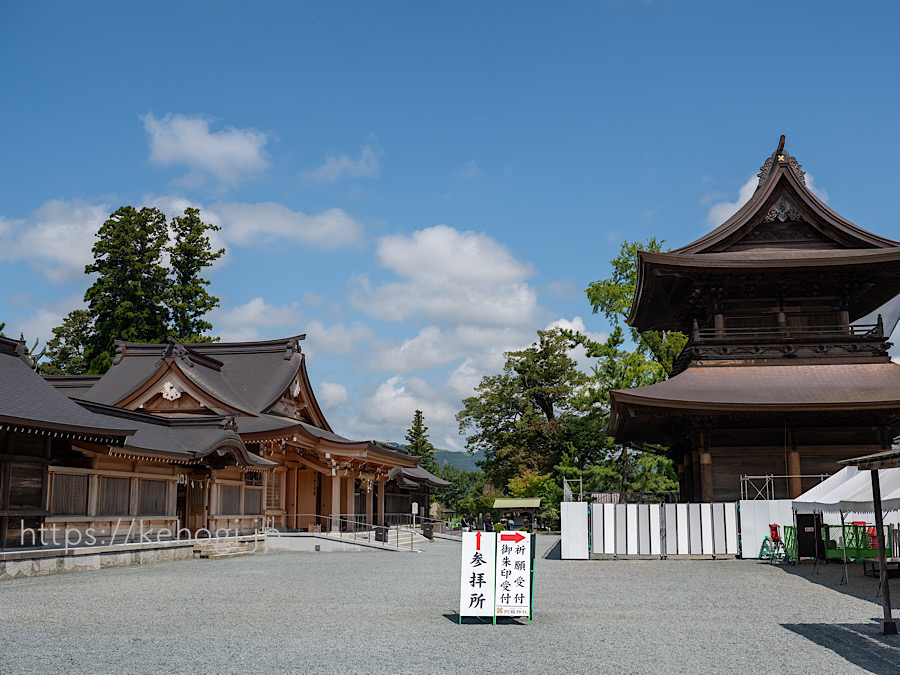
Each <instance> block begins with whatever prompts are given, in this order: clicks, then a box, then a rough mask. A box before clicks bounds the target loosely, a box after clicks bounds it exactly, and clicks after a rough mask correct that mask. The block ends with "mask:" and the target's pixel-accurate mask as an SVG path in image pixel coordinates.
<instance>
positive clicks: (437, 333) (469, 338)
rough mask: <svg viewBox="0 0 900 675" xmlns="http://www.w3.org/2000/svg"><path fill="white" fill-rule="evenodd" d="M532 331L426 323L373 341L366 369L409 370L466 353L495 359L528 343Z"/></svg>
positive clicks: (406, 372) (436, 364)
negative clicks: (402, 336)
mask: <svg viewBox="0 0 900 675" xmlns="http://www.w3.org/2000/svg"><path fill="white" fill-rule="evenodd" d="M531 335H532V333H531V331H530V330H528V329H521V328H514V327H503V328H495V327H481V326H456V327H454V328H452V329H449V330H447V331H442V330H441V329H440V328H439V327H438V326H434V325H431V326H426V327H425V328H423V329H422V330H420V331H419V333H418V334H417V335H416V336H415V337H412V338H408V339H406V340H402V341H400V342H399V343H398V342H395V341H387V340H386V341H382V342H381V343H380V344H378V345H376V346H375V348H374V349H373V351H372V355H371V357H370V359H369V363H368V366H367V369H368V370H369V371H374V372H381V371H385V372H395V373H403V374H409V373H415V372H422V371H425V370H429V369H430V368H433V367H435V366H440V365H443V364H445V363H449V362H451V361H456V360H458V359H463V358H466V357H470V358H469V359H467V360H469V362H470V363H475V362H476V360H477V361H482V360H487V361H490V362H491V363H494V362H495V361H496V358H495V357H496V356H497V355H498V354H502V353H503V352H505V351H512V350H516V349H521V348H522V347H523V346H525V345H528V344H530V340H529V338H530V336H531Z"/></svg>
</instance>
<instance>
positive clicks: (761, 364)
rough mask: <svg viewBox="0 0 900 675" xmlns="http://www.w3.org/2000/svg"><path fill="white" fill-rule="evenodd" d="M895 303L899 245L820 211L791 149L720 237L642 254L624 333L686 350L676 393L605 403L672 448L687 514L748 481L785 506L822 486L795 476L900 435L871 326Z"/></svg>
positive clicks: (639, 436) (884, 349)
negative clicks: (675, 339)
mask: <svg viewBox="0 0 900 675" xmlns="http://www.w3.org/2000/svg"><path fill="white" fill-rule="evenodd" d="M898 293H900V243H898V242H896V241H892V240H890V239H886V238H884V237H881V236H878V235H875V234H872V233H870V232H867V231H865V230H863V229H862V228H860V227H858V226H856V225H854V224H853V223H851V222H850V221H848V220H846V219H844V218H843V217H841V216H840V215H838V214H837V213H835V212H834V211H832V210H831V209H829V208H828V207H827V206H825V205H824V204H823V203H822V202H821V201H820V200H819V199H817V198H816V196H815V195H814V194H813V193H812V192H811V191H810V189H809V187H808V186H807V185H806V182H805V180H804V172H803V171H802V170H801V167H800V164H799V163H798V162H797V160H796V159H795V158H794V157H792V156H791V155H789V154H788V153H787V152H786V151H785V150H784V137H782V139H781V144H780V145H779V147H778V149H777V150H776V151H775V152H774V153H773V154H772V156H771V157H770V158H769V159H767V160H766V162H765V165H764V166H763V167H762V170H761V172H760V173H759V183H758V186H757V188H756V191H755V192H754V194H753V196H752V197H751V198H750V200H749V201H748V202H747V203H746V204H745V205H744V206H743V207H742V208H741V209H740V210H739V211H738V212H737V213H735V214H734V215H733V216H732V217H731V218H729V219H728V220H727V221H726V222H725V223H723V224H722V225H721V226H719V227H718V228H716V229H715V230H713V231H712V232H710V233H709V234H707V235H706V236H704V237H701V238H700V239H698V240H697V241H695V242H693V243H691V244H688V245H687V246H683V247H682V248H679V249H676V250H673V251H670V252H668V253H648V252H641V253H639V254H638V277H637V287H636V291H635V296H634V301H633V304H632V308H631V313H630V316H629V319H628V323H629V324H630V325H632V326H634V327H635V328H637V329H638V330H640V331H645V330H658V331H679V332H682V333H684V334H686V335H687V336H688V337H689V339H688V342H687V345H686V346H685V348H684V350H683V352H682V353H681V355H680V356H679V357H678V358H677V359H676V362H675V367H674V369H673V372H672V374H671V376H670V377H669V379H667V380H665V381H663V382H659V383H657V384H653V385H650V386H646V387H639V388H636V389H628V390H619V391H613V392H611V416H610V426H609V433H610V434H611V435H613V437H614V438H615V440H616V441H617V442H620V443H629V442H635V441H645V442H651V443H659V444H662V445H665V446H668V447H669V448H670V453H671V456H672V457H673V458H674V459H675V460H676V461H677V466H678V473H679V478H680V481H681V491H682V498H683V499H685V500H694V501H725V500H734V499H737V498H739V496H740V478H741V476H742V475H774V476H782V477H785V478H783V479H779V480H778V481H777V482H776V486H775V487H776V497H791V498H793V497H797V496H799V495H800V494H801V493H802V492H803V491H805V490H806V489H808V488H809V487H811V486H812V485H813V484H814V483H815V482H817V479H813V478H801V476H811V475H815V474H823V473H825V474H830V473H834V472H836V471H838V470H839V469H840V468H841V466H840V465H839V464H838V462H839V460H842V459H847V458H851V457H857V456H860V455H865V454H869V453H873V452H877V451H880V450H883V449H886V448H890V447H891V442H892V439H893V438H895V437H896V436H897V435H898V434H900V365H897V364H895V363H892V362H891V359H890V356H889V355H888V348H889V347H890V343H889V342H888V341H887V340H888V338H889V333H890V327H892V326H889V329H888V330H887V331H886V330H885V320H884V319H883V318H882V316H881V315H880V314H878V313H877V312H878V311H879V308H881V307H882V306H883V305H885V303H888V302H889V301H890V300H891V299H892V298H894V297H895V296H896V295H897V294H898ZM885 318H887V317H885ZM862 320H864V321H863V322H862V323H861V321H862ZM890 323H891V324H892V323H893V322H890Z"/></svg>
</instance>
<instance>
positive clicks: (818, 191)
mask: <svg viewBox="0 0 900 675" xmlns="http://www.w3.org/2000/svg"><path fill="white" fill-rule="evenodd" d="M804 179H806V187H808V188H809V190H810V192H812V193H813V194H814V195H815V196H816V197H818V198H819V199H821V200H822V201H823V202H827V201H828V191H827V190H823V189H822V188H820V187H819V186H818V185H816V181H815V179H814V178H813V175H812V174H811V173H807V174H806V175H805V176H804Z"/></svg>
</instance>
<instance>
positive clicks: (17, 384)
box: [0, 338, 134, 445]
mask: <svg viewBox="0 0 900 675" xmlns="http://www.w3.org/2000/svg"><path fill="white" fill-rule="evenodd" d="M0 424H2V425H6V426H11V427H14V428H15V427H19V426H22V427H28V428H30V429H39V430H43V431H52V432H57V433H64V434H67V435H74V436H78V437H91V438H96V439H97V440H98V441H100V440H102V442H104V443H108V444H111V445H121V444H122V443H123V442H124V440H125V438H126V437H128V436H130V435H132V434H133V433H134V430H133V429H130V428H128V427H122V426H120V425H117V424H111V423H109V420H107V419H106V418H104V417H101V416H99V415H95V414H93V413H91V412H89V411H87V410H85V409H84V408H82V407H81V406H79V405H78V404H76V403H75V402H74V401H72V400H71V399H70V398H68V397H67V396H65V395H64V394H62V393H61V392H59V391H57V390H56V389H55V388H54V387H53V386H52V385H51V384H49V383H48V382H45V381H44V379H43V378H42V377H41V376H40V375H38V374H37V373H36V372H35V371H34V370H33V369H32V367H31V365H30V359H28V356H27V354H26V353H25V344H24V342H20V341H18V340H9V339H7V338H0Z"/></svg>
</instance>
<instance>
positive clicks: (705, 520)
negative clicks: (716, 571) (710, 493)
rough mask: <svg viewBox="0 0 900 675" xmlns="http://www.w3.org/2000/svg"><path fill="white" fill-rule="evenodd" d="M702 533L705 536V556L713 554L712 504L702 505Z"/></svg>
mask: <svg viewBox="0 0 900 675" xmlns="http://www.w3.org/2000/svg"><path fill="white" fill-rule="evenodd" d="M700 532H701V534H702V536H703V555H712V554H713V515H712V504H701V505H700Z"/></svg>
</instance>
